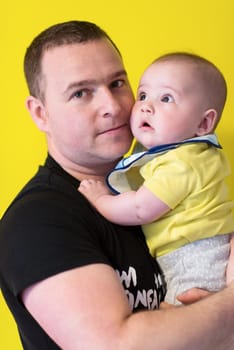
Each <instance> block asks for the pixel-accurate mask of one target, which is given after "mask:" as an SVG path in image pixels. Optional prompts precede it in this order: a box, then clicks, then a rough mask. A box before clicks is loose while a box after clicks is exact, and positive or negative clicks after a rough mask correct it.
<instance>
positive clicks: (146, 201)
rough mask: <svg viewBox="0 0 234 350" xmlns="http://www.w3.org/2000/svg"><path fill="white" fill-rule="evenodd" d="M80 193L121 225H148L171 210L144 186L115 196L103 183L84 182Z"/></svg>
mask: <svg viewBox="0 0 234 350" xmlns="http://www.w3.org/2000/svg"><path fill="white" fill-rule="evenodd" d="M79 191H80V192H81V193H82V194H83V195H84V196H85V197H86V198H87V199H88V200H89V201H90V202H91V203H92V204H93V206H94V207H95V208H96V209H97V210H98V211H99V212H100V213H101V214H102V215H103V216H104V217H105V218H106V219H107V220H109V221H111V222H114V223H116V224H119V225H143V224H147V223H149V222H152V221H154V220H156V219H158V218H159V217H161V216H162V215H164V214H166V213H167V212H168V211H169V210H170V208H169V207H168V206H167V205H166V204H165V203H164V202H162V201H161V200H160V199H159V198H157V197H156V196H155V195H154V194H153V193H152V192H151V191H149V190H148V189H147V188H146V187H144V186H141V187H140V188H139V189H138V190H137V191H129V192H124V193H121V194H119V195H117V196H113V195H111V194H109V192H108V190H107V188H106V187H105V185H104V184H103V183H102V182H101V181H95V180H83V181H82V182H81V184H80V187H79Z"/></svg>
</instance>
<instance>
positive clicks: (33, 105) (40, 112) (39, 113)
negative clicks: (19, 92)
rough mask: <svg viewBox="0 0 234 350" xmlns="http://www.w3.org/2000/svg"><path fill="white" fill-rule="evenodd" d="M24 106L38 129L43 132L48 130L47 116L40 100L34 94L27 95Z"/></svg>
mask: <svg viewBox="0 0 234 350" xmlns="http://www.w3.org/2000/svg"><path fill="white" fill-rule="evenodd" d="M26 108H27V110H28V111H29V113H30V115H31V117H32V119H33V121H34V123H35V124H36V126H37V127H38V129H39V130H41V131H44V132H46V131H48V116H47V113H46V109H45V106H44V104H43V103H42V102H41V100H39V99H38V98H36V97H34V96H29V97H28V98H27V100H26Z"/></svg>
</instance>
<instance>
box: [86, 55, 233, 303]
mask: <svg viewBox="0 0 234 350" xmlns="http://www.w3.org/2000/svg"><path fill="white" fill-rule="evenodd" d="M226 94H227V87H226V82H225V79H224V77H223V75H222V73H221V72H220V71H219V70H218V69H217V67H216V66H214V65H213V64H212V63H211V62H209V61H208V60H206V59H204V58H202V57H200V56H197V55H194V54H190V53H169V54H166V55H164V56H161V57H160V58H158V59H156V60H155V61H154V62H153V63H152V64H151V65H150V66H149V67H148V68H147V69H146V70H145V72H144V74H143V76H142V78H141V80H140V84H139V87H138V92H137V99H136V102H135V105H134V106H133V110H132V115H131V119H130V124H131V129H132V133H133V135H134V137H135V138H136V140H137V141H138V142H139V143H140V144H141V145H143V146H144V149H146V150H144V151H142V152H140V153H137V154H136V153H135V154H133V155H131V156H130V157H128V158H124V159H123V160H121V161H120V162H119V164H118V165H117V167H116V168H115V169H114V170H113V171H112V172H111V173H110V174H109V176H108V178H107V184H108V186H109V188H110V189H111V190H112V192H114V193H115V195H113V194H111V193H110V191H109V189H108V188H107V186H106V185H105V184H103V183H102V182H100V181H95V180H83V181H82V182H81V184H80V187H79V191H80V192H82V193H83V194H84V195H85V196H86V197H87V199H88V200H89V201H90V202H91V203H92V204H93V206H95V208H96V209H97V210H98V211H99V212H100V213H101V214H102V215H103V216H105V217H106V218H107V219H108V220H110V221H112V222H114V223H117V224H120V225H121V224H122V225H143V226H142V227H143V232H144V234H145V236H146V240H147V243H148V246H149V249H150V252H151V254H152V255H153V256H154V257H157V260H158V262H159V263H160V265H161V267H162V270H163V272H164V274H165V279H166V282H167V295H166V298H165V301H167V302H169V303H174V304H176V303H179V302H178V301H177V299H176V298H177V295H179V294H180V293H182V292H184V291H186V290H188V289H190V288H192V287H198V288H203V289H207V290H209V291H217V290H219V289H222V288H224V286H225V285H226V269H227V262H228V259H229V254H230V236H231V233H232V232H233V231H234V219H233V214H232V209H233V207H234V203H233V202H232V201H231V200H230V199H229V198H228V191H227V187H226V185H225V178H226V177H227V176H228V175H230V168H229V165H228V162H227V159H226V157H225V155H224V153H223V151H222V149H221V146H220V144H219V142H218V140H217V137H216V135H215V134H214V130H215V129H216V127H217V124H218V122H219V120H220V118H221V114H222V111H223V108H224V105H225V101H226ZM116 194H118V195H116Z"/></svg>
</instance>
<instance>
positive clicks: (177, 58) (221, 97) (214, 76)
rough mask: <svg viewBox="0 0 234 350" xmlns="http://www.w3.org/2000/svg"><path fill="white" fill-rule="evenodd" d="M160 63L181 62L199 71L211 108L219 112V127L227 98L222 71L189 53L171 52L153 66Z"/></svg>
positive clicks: (159, 58)
mask: <svg viewBox="0 0 234 350" xmlns="http://www.w3.org/2000/svg"><path fill="white" fill-rule="evenodd" d="M159 62H179V63H181V62H182V63H183V62H184V63H191V64H193V65H194V67H195V68H196V69H197V75H196V76H197V78H198V79H201V82H202V84H203V86H204V90H205V93H206V94H207V99H208V101H209V103H210V107H209V108H214V109H215V110H216V111H217V117H218V118H217V123H216V125H215V127H216V126H217V124H218V122H219V120H220V118H221V115H222V112H223V109H224V106H225V103H226V98H227V83H226V81H225V78H224V76H223V74H222V73H221V71H220V70H219V69H218V68H217V67H216V66H215V65H214V64H213V63H212V62H210V61H209V60H207V59H206V58H204V57H201V56H199V55H196V54H193V53H189V52H171V53H166V54H164V55H162V56H160V57H158V58H156V59H155V60H154V61H153V62H152V64H154V63H159Z"/></svg>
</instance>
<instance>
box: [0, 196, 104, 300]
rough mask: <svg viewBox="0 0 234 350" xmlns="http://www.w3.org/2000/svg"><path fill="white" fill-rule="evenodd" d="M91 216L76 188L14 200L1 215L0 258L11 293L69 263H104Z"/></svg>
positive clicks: (91, 213)
mask: <svg viewBox="0 0 234 350" xmlns="http://www.w3.org/2000/svg"><path fill="white" fill-rule="evenodd" d="M91 215H92V219H90V217H91ZM94 218H95V214H94V212H93V211H92V207H91V206H90V205H89V204H88V203H87V201H86V200H85V199H84V198H82V197H81V195H80V194H79V193H78V192H77V198H76V199H75V198H72V199H71V198H68V197H66V196H65V195H63V194H60V193H54V192H50V191H49V192H44V193H40V192H39V193H36V194H33V196H25V197H24V198H23V199H22V200H19V201H18V202H17V203H16V204H15V205H14V208H12V210H11V211H10V213H9V217H6V218H5V220H4V225H5V227H4V232H5V234H6V235H7V239H5V242H4V244H5V249H4V252H5V253H4V257H2V259H1V260H2V263H3V264H5V266H4V267H5V268H4V269H3V270H4V271H6V273H7V274H8V276H7V280H8V281H11V284H12V285H11V286H10V288H12V290H13V291H14V294H15V295H17V294H18V293H20V292H21V291H22V290H24V289H25V288H27V287H29V286H30V285H32V284H34V283H36V282H38V281H41V280H43V279H45V278H47V277H50V276H52V275H55V274H57V273H60V272H63V271H66V270H69V269H72V268H75V267H80V266H84V265H87V264H92V263H107V264H109V261H108V258H107V257H106V256H105V254H104V253H102V252H103V250H102V248H101V246H100V242H99V241H98V234H97V230H98V224H97V223H95V219H94Z"/></svg>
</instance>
